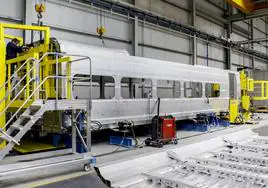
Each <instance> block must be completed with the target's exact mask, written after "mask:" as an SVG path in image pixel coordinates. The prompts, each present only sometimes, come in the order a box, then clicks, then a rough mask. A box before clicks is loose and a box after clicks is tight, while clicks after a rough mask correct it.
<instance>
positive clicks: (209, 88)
mask: <svg viewBox="0 0 268 188" xmlns="http://www.w3.org/2000/svg"><path fill="white" fill-rule="evenodd" d="M205 95H206V97H207V98H215V97H219V96H220V84H217V83H206V86H205Z"/></svg>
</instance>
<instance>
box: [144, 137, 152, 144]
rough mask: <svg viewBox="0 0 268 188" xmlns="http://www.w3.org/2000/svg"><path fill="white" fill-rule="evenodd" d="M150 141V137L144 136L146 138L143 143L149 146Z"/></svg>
mask: <svg viewBox="0 0 268 188" xmlns="http://www.w3.org/2000/svg"><path fill="white" fill-rule="evenodd" d="M151 141H152V139H151V138H146V140H145V141H144V142H145V145H146V146H150V145H151Z"/></svg>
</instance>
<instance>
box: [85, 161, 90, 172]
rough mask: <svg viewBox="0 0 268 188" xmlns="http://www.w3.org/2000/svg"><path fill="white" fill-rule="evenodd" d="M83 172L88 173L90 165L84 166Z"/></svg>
mask: <svg viewBox="0 0 268 188" xmlns="http://www.w3.org/2000/svg"><path fill="white" fill-rule="evenodd" d="M84 170H85V172H88V171H90V170H91V165H90V163H87V164H85V165H84Z"/></svg>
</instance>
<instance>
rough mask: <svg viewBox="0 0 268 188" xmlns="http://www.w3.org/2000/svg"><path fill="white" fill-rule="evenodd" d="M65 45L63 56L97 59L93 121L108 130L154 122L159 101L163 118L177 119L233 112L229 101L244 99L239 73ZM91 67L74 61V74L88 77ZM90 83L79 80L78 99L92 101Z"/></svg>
mask: <svg viewBox="0 0 268 188" xmlns="http://www.w3.org/2000/svg"><path fill="white" fill-rule="evenodd" d="M60 45H61V50H62V51H63V52H68V53H72V54H81V55H86V56H89V57H90V58H91V59H92V75H93V80H92V81H93V85H92V86H93V87H92V98H93V100H92V120H94V121H98V122H100V123H101V124H102V125H103V128H113V127H116V126H117V124H118V122H119V121H123V120H132V121H134V123H135V125H143V124H148V123H149V122H150V121H151V119H152V117H153V116H154V115H156V111H157V98H158V97H160V98H161V103H160V114H161V115H164V114H171V115H173V116H174V117H176V119H186V118H193V117H194V116H196V114H198V113H209V112H220V111H228V110H229V99H230V98H234V99H238V98H240V83H239V80H240V79H239V73H237V72H233V71H228V70H222V69H217V68H211V67H205V66H192V65H186V64H181V63H175V62H169V61H163V60H156V59H152V58H143V57H136V56H130V55H129V54H128V53H127V52H126V51H124V50H114V49H108V48H99V47H93V46H89V45H87V44H81V43H74V42H69V41H61V42H60ZM88 66H89V65H88V63H87V62H75V63H73V64H72V75H73V76H74V77H76V76H81V75H88V74H89V68H88ZM88 85H89V84H88V83H86V82H82V81H81V82H74V84H73V96H74V97H77V98H88V96H89V90H88V89H87V88H88ZM215 88H216V89H215Z"/></svg>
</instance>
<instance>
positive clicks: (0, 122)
mask: <svg viewBox="0 0 268 188" xmlns="http://www.w3.org/2000/svg"><path fill="white" fill-rule="evenodd" d="M0 70H1V73H2V74H1V76H0V86H2V85H3V84H4V83H5V81H6V44H5V39H4V27H3V26H2V24H0ZM5 92H6V91H5V87H3V88H2V89H1V90H0V99H3V98H4V97H5ZM5 105H6V104H5V101H3V102H2V103H1V104H0V112H2V111H3V110H4V109H5ZM5 124H6V117H5V113H4V114H3V115H2V116H1V117H0V128H3V127H4V126H5ZM4 146H5V142H3V143H2V144H1V145H0V148H3V147H4Z"/></svg>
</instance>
